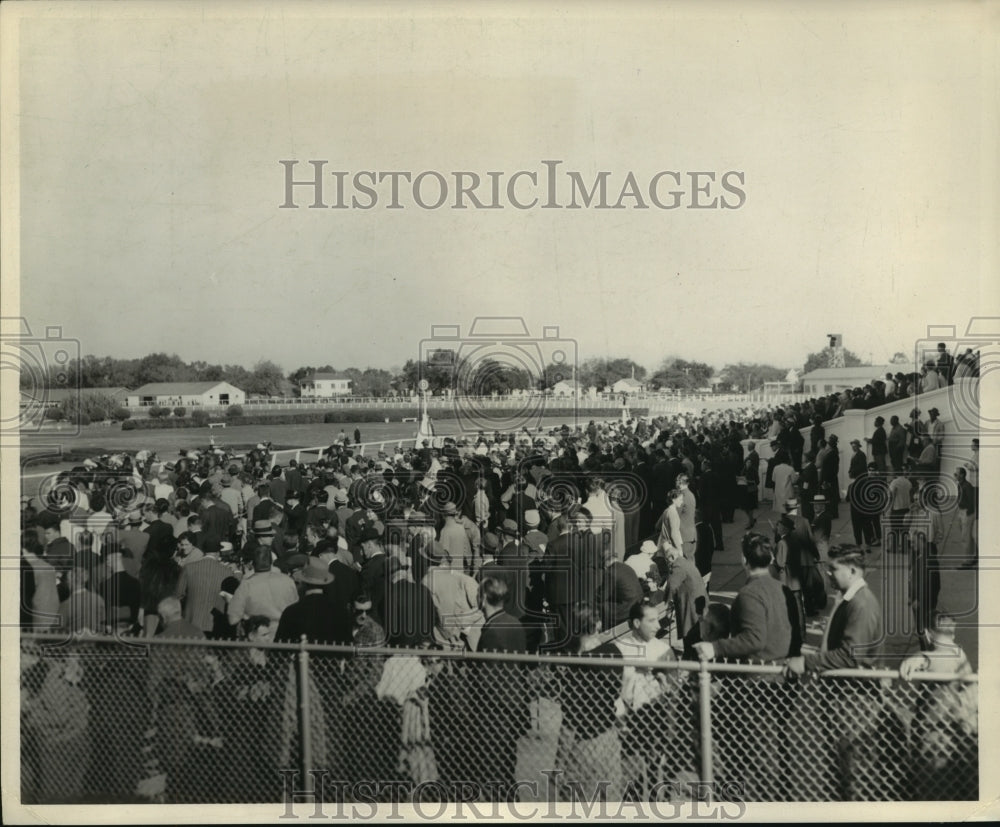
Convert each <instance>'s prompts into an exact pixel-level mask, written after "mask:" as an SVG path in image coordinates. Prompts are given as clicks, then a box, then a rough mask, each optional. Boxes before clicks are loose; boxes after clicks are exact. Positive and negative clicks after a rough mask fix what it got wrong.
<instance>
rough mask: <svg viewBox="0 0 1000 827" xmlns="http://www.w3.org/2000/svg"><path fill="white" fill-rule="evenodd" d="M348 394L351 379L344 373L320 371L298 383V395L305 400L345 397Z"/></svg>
mask: <svg viewBox="0 0 1000 827" xmlns="http://www.w3.org/2000/svg"><path fill="white" fill-rule="evenodd" d="M350 392H351V378H350V377H349V376H348V375H347V374H346V373H331V372H330V371H320V372H319V373H314V374H312V375H311V376H307V377H306V378H305V379H302V380H300V381H299V393H300V395H301V396H302V397H303V398H305V399H327V398H329V397H331V396H347V395H348V394H349V393H350Z"/></svg>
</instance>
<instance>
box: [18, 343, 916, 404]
mask: <svg viewBox="0 0 1000 827" xmlns="http://www.w3.org/2000/svg"><path fill="white" fill-rule="evenodd" d="M844 356H845V364H846V366H847V367H853V366H858V365H861V364H862V361H861V359H860V358H859V357H858V356H857V355H856V354H854V353H852V352H851V351H849V350H846V351H845V353H844ZM827 357H828V351H825V350H824V351H819V352H818V353H811V354H809V355H808V356H807V358H806V361H805V364H804V365H803V367H802V372H808V371H810V370H813V369H815V368H818V367H825V366H826V365H827ZM896 358H905V357H904V356H903V354H901V353H900V354H897V356H896V357H894V360H895V359H896ZM320 372H329V373H341V374H343V375H345V376H346V377H347V378H349V379H350V380H351V395H352V396H369V397H385V396H409V395H411V394H413V393H416V392H417V390H418V388H419V387H420V383H421V380H424V381H426V389H427V390H428V391H430V392H433V393H441V392H443V391H453V392H457V393H461V394H463V395H475V396H490V395H493V394H507V393H511V392H513V391H534V390H547V389H549V388H552V387H553V386H554V385H555V384H557V383H558V382H560V381H564V380H575V381H576V382H577V383H578V384H579V386H580V387H582V388H589V387H596V388H598V389H599V390H610V389H611V387H612V386H613V385H614V384H615V383H616V382H618V381H619V380H620V379H626V378H629V377H634V378H635V379H636V380H638V381H639V382H641V383H642V384H643V385H644V386H645V387H646V388H647V389H649V390H654V391H655V390H668V389H669V390H677V391H684V390H687V391H693V390H697V389H699V388H705V387H709V386H710V385H711V384H712V380H713V378H716V377H717V380H718V381H717V382H716V383H715V384H717V385H718V386H719V388H720V389H721V390H724V391H730V390H731V391H736V392H747V391H752V390H754V389H756V388H759V387H760V386H761V385H762V384H763V383H764V382H781V381H784V379H785V377H786V375H787V372H788V371H787V368H781V367H776V366H774V365H768V364H760V363H756V362H738V363H735V364H728V365H726V366H725V367H724V368H723V369H722V370H721V371H718V373H716V371H715V369H714V368H713V367H712V366H711V365H708V364H706V363H704V362H698V361H695V360H688V359H684V358H681V357H677V356H668V357H666V358H664V359H663V360H662V361H661V363H660V365H659V367H658V368H657V369H656V370H655V371H653V372H650V371H648V370H647V369H646V368H645V367H643V366H642V365H640V364H638V363H637V362H635V361H633V360H632V359H629V358H625V357H618V358H600V357H595V358H590V359H585V360H583V361H582V362H580V363H579V364H577V365H575V366H574V365H568V364H557V363H553V362H550V363H549V364H547V365H545V366H544V368H539V367H538V366H537V365H534V364H533V363H532V362H531V360H530V359H525V360H524V361H523V362H522V361H519V360H514V359H509V358H508V359H507V361H504V359H502V358H499V357H498V358H491V357H485V358H477V357H476V356H475V355H473V357H470V358H465V357H463V354H462V353H461V352H460V351H459V352H455V351H451V350H438V351H432V352H430V353H429V354H427V358H426V359H422V360H414V359H409V360H407V362H406V363H405V364H404V365H403V366H402V368H397V369H393V370H385V369H383V368H372V367H366V368H356V367H347V368H341V369H338V368H336V367H335V366H333V365H319V366H313V365H303V366H301V367H299V368H296V369H295V370H294V371H292V372H291V373H289V374H287V375H286V374H285V373H284V372H283V371H282V369H281V368H280V367H279V366H278V365H277V364H275V363H274V362H272V361H270V360H266V359H264V360H260V361H258V362H256V363H255V364H254V365H253V367H251V368H249V369H248V368H246V367H244V366H243V365H222V364H210V363H208V362H204V361H193V362H185V361H184V360H182V359H181V358H180V357H179V356H177V355H176V354H167V353H151V354H148V355H147V356H143V357H141V358H138V359H117V358H114V357H112V356H93V355H88V356H84V357H83V358H81V359H78V360H72V361H71V362H70V364H69V365H68V366H67V367H66V368H65V369H59V370H58V371H57V370H55V369H51V370H49V371H48V372H47V373H46V374H45V375H44V376H41V377H39V376H37V375H35V374H29V373H27V372H22V375H21V387H22V388H24V389H28V388H30V387H32V385H39V386H41V387H48V388H59V387H80V388H108V387H123V388H131V389H134V388H138V387H140V386H141V385H145V384H149V383H152V382H229V383H231V384H233V385H235V386H236V387H238V388H241V389H242V390H244V391H246V392H247V394H252V395H255V396H256V395H260V396H298V394H299V382H300V381H301V380H303V379H305V378H306V377H308V376H310V375H311V374H313V373H320Z"/></svg>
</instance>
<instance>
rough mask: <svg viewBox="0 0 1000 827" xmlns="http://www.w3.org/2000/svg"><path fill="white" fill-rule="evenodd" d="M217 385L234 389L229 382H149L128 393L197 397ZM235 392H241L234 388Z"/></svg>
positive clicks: (134, 394) (131, 394)
mask: <svg viewBox="0 0 1000 827" xmlns="http://www.w3.org/2000/svg"><path fill="white" fill-rule="evenodd" d="M219 385H229V387H231V388H236V386H235V385H234V384H232V383H231V382H224V381H222V380H219V381H218V382H150V383H149V384H148V385H143V386H142V387H141V388H136V389H135V390H134V391H132V392H130V393H129V396H198V395H200V394H203V393H207V392H208V391H210V390H212V388H217V387H219ZM236 390H241V389H240V388H236Z"/></svg>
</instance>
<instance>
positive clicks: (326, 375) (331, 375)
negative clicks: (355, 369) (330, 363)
mask: <svg viewBox="0 0 1000 827" xmlns="http://www.w3.org/2000/svg"><path fill="white" fill-rule="evenodd" d="M317 379H346V380H347V381H351V377H350V376H348V375H347V374H346V373H341V372H340V371H333V372H331V371H328V370H321V371H319V372H317V373H311V374H309V376H304V377H303V378H302V379H300V380H299V384H300V385H303V384H305V383H306V382H314V381H316V380H317Z"/></svg>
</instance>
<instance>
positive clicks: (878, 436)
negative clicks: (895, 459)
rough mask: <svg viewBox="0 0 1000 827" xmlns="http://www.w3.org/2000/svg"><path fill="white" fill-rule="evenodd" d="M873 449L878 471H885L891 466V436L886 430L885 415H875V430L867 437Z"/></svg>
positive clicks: (873, 457)
mask: <svg viewBox="0 0 1000 827" xmlns="http://www.w3.org/2000/svg"><path fill="white" fill-rule="evenodd" d="M865 442H867V443H868V444H869V445H870V446H871V449H872V460H873V461H874V463H875V468H876V470H878V471H881V472H885V471H887V470H888V468H889V464H888V459H887V458H888V455H889V437H888V435H887V434H886V432H885V417H882V416H876V417H875V430H874V431H872V435H871V436H870V437H866V438H865Z"/></svg>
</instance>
